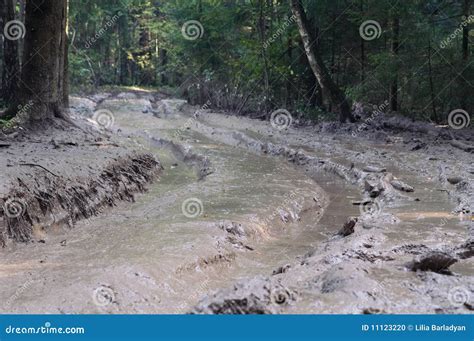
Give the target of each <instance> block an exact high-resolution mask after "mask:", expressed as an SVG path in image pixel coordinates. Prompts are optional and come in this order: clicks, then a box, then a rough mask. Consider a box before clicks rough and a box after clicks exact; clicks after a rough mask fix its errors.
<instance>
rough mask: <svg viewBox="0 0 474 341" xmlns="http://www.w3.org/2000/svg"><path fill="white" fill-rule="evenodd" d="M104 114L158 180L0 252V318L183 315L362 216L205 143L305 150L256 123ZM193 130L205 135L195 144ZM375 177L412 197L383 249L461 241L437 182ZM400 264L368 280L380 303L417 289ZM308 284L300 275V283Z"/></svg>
mask: <svg viewBox="0 0 474 341" xmlns="http://www.w3.org/2000/svg"><path fill="white" fill-rule="evenodd" d="M103 106H104V107H106V108H108V109H110V110H111V111H112V112H113V113H114V116H115V121H116V126H115V127H114V128H115V129H120V132H119V133H120V134H122V135H123V136H124V137H129V143H130V145H131V146H133V147H136V148H138V149H142V150H146V151H149V152H152V153H154V154H155V155H156V157H157V158H159V159H160V161H161V162H162V164H163V166H164V171H163V174H162V176H161V178H160V180H159V182H157V183H155V184H153V185H151V186H150V188H149V191H148V192H147V193H146V194H143V195H139V196H137V201H136V202H134V203H121V204H119V206H118V207H116V208H114V209H113V210H111V211H107V212H104V214H102V215H100V216H99V217H96V218H94V219H90V220H88V221H83V222H80V223H79V224H78V225H77V226H76V228H75V229H74V230H72V231H70V230H63V229H61V228H60V227H58V229H57V231H53V233H50V234H48V235H47V236H43V237H42V238H43V239H44V240H45V243H36V244H33V245H17V246H16V247H15V248H14V249H8V250H0V252H1V257H2V259H4V261H3V263H2V265H0V287H1V290H0V292H1V294H0V295H1V301H2V302H5V303H4V304H3V306H2V305H1V304H0V311H1V312H13V313H22V312H30V313H34V312H35V313H45V312H46V313H58V312H60V313H63V312H64V313H88V312H89V313H97V312H98V313H182V312H186V311H188V310H189V309H190V308H191V307H192V306H193V305H195V304H196V303H197V302H198V301H199V300H200V299H201V298H202V297H204V296H206V295H208V294H209V293H212V292H214V291H216V290H218V289H221V288H226V287H229V286H231V285H232V284H233V283H235V282H236V281H238V280H242V279H247V278H251V277H254V276H257V275H270V274H271V273H272V272H273V271H274V270H275V269H277V268H278V267H280V266H282V265H285V264H292V263H294V262H295V259H298V258H300V259H301V257H302V256H303V255H305V254H306V253H308V252H309V251H311V250H312V249H314V248H315V247H317V246H318V245H320V244H321V243H323V242H326V241H327V239H328V237H331V236H333V235H334V233H335V232H336V231H338V230H339V229H340V227H341V226H342V224H343V222H344V221H345V220H346V219H347V217H348V216H353V215H354V216H357V215H359V209H358V207H357V206H353V205H352V201H357V200H360V191H359V190H358V189H357V188H355V187H352V186H348V185H347V184H345V183H344V182H343V181H342V180H340V179H338V178H336V177H333V176H327V175H322V174H312V178H310V177H308V175H307V174H305V173H304V172H303V171H302V170H299V169H295V168H294V167H292V166H291V165H289V164H287V163H286V162H284V161H283V160H281V159H277V158H272V157H267V156H260V155H257V154H254V153H251V152H249V151H246V150H244V149H242V148H238V147H232V146H230V145H226V144H223V143H222V142H219V141H221V140H219V139H214V138H213V135H212V129H214V128H219V129H221V130H223V131H227V132H228V134H229V135H231V134H232V133H233V132H235V131H236V130H240V131H241V132H242V133H244V134H246V135H248V136H251V137H253V138H257V139H264V138H266V139H267V140H272V141H273V142H279V141H280V142H281V140H284V141H283V142H284V143H288V144H290V145H291V144H292V145H293V146H294V147H297V148H298V147H299V146H301V144H298V143H297V142H295V141H293V140H291V139H290V137H291V136H279V135H278V134H275V136H271V135H272V134H273V133H269V132H268V131H266V130H265V129H264V128H261V127H262V125H259V124H255V127H253V126H252V125H253V124H254V122H250V123H249V122H248V121H246V120H239V119H237V118H228V121H218V120H215V121H209V120H207V121H206V120H204V119H200V120H199V122H198V121H197V120H194V119H191V118H190V117H189V116H186V115H184V114H182V113H180V112H175V113H173V114H172V115H164V116H163V117H160V118H156V117H153V116H152V115H148V114H142V113H141V108H140V107H139V106H137V105H133V103H132V101H129V102H127V103H124V102H123V101H105V102H104V103H103ZM198 124H201V125H205V126H206V127H211V129H210V130H206V132H205V133H204V132H202V133H201V132H199V129H198V128H199V126H198ZM188 127H189V129H188ZM260 128H261V129H260ZM269 136H270V137H269ZM286 138H288V140H289V141H286V140H285V139H286ZM160 139H164V140H172V141H174V142H176V143H179V144H181V145H183V146H184V151H185V153H188V152H189V154H187V155H191V154H192V155H201V156H204V157H207V158H208V160H209V163H210V171H211V172H212V173H211V174H209V175H207V176H206V177H204V178H202V179H200V176H199V175H198V174H197V172H196V170H197V169H196V167H195V165H191V164H189V162H183V161H182V160H183V159H184V156H183V155H178V154H179V153H177V152H176V150H174V149H172V148H167V147H166V144H163V143H158V142H157V141H160ZM304 145H306V148H305V150H306V152H308V153H314V155H317V156H319V157H326V158H329V159H332V160H333V161H340V162H341V163H343V164H348V163H349V159H350V157H349V156H350V155H349V154H345V152H347V151H353V152H354V154H356V153H360V152H363V151H364V150H366V149H367V148H368V146H365V145H358V146H354V145H347V146H343V148H341V149H330V148H327V147H326V146H324V147H321V146H315V147H312V146H311V145H310V144H307V143H305V144H304ZM353 161H354V162H355V164H356V166H359V165H361V164H362V162H358V160H357V159H355V160H353ZM359 161H360V160H359ZM381 166H384V167H387V168H388V169H389V171H390V172H392V173H394V174H395V176H397V177H400V178H402V179H404V180H405V181H406V182H408V183H410V184H411V185H413V186H414V187H415V188H416V192H415V194H410V195H408V196H407V197H408V199H410V197H411V199H410V200H408V199H407V200H406V201H401V202H398V203H397V204H396V205H392V206H390V207H387V210H389V211H390V212H391V213H393V214H394V215H395V216H397V217H398V218H399V219H400V220H401V224H397V225H393V226H381V227H380V228H383V229H384V238H383V239H381V240H380V241H379V245H378V246H379V247H380V244H382V247H381V249H382V250H384V251H385V250H386V251H389V250H390V249H392V248H393V247H395V246H400V245H403V244H406V243H423V244H427V245H429V246H437V245H440V244H441V243H443V242H444V241H445V239H446V240H449V241H450V243H452V244H453V245H454V244H457V243H460V242H462V241H463V237H464V235H465V225H464V224H465V222H463V221H462V220H460V219H459V217H457V216H453V215H451V214H450V211H451V210H452V207H453V204H451V203H450V202H449V200H448V198H446V196H445V194H443V192H441V191H438V190H437V188H436V186H435V185H434V183H435V182H434V181H433V182H430V181H426V179H423V180H421V179H420V178H418V177H417V176H415V175H413V173H410V172H407V171H405V170H400V169H399V168H398V167H397V166H396V162H389V161H387V162H385V163H384V164H381ZM320 186H323V187H322V188H321V187H320ZM414 198H419V199H420V201H416V202H415V201H413V200H412V199H414ZM187 200H193V202H194V203H195V204H196V205H197V206H195V207H197V210H198V214H197V215H196V216H193V213H195V211H191V212H186V211H185V212H183V207H182V205H183V203H185V202H186V201H187ZM323 212H324V214H322V213H323ZM184 213H186V214H184ZM190 213H191V214H190ZM232 223H234V224H236V225H238V224H240V225H241V226H242V228H243V229H244V231H245V233H244V234H243V235H242V236H240V235H235V234H232V233H229V232H226V231H224V230H223V229H222V228H221V227H222V226H224V227H225V226H229V225H232ZM229 240H232V241H231V242H230V241H229ZM348 247H351V244H350V242H348ZM405 260H409V259H408V257H407V258H406V259H405V258H402V259H400V260H397V261H396V266H392V267H389V266H375V267H374V268H370V269H369V268H368V269H367V270H364V271H366V272H367V273H368V274H369V276H370V277H371V278H372V279H374V280H375V281H376V282H377V283H383V284H384V285H385V288H384V289H383V290H382V289H381V291H380V292H381V293H382V294H383V295H388V296H390V298H389V300H388V301H394V302H401V301H402V300H403V299H404V297H405V296H406V292H405V291H403V290H401V289H400V286H399V283H403V282H409V281H414V276H415V275H414V274H412V273H409V272H406V271H403V270H402V271H400V268H401V267H402V265H403V262H404V261H405ZM311 271H312V270H311ZM311 271H310V272H311ZM453 271H455V272H456V273H457V274H462V275H472V263H468V262H461V263H459V264H456V265H455V266H454V267H453ZM307 275H308V271H307V270H305V273H304V274H303V275H302V276H301V278H304V276H307ZM309 275H311V273H309ZM365 283H366V282H361V284H360V285H361V286H363V285H365ZM355 284H357V283H355ZM376 287H377V288H375V291H377V290H378V287H379V285H376ZM380 287H381V285H380ZM376 294H377V292H376ZM352 300H353V302H351V304H353V305H357V304H358V302H357V300H358V301H359V302H362V303H365V302H366V301H367V298H362V297H358V298H357V299H356V300H354V298H352ZM315 302H316V303H315ZM349 305H350V304H349ZM347 306H348V303H347V302H345V301H344V300H343V299H341V298H340V297H339V294H338V293H337V292H336V294H335V295H334V296H331V295H325V296H324V297H322V296H321V295H320V294H317V295H315V294H314V292H309V293H307V296H304V297H303V298H302V299H301V300H300V301H299V303H298V304H296V305H295V306H294V308H293V310H292V311H291V312H295V313H301V312H306V313H308V312H344V311H346V310H344V309H347ZM328 307H331V308H328ZM384 308H386V311H390V309H389V308H390V307H389V306H387V307H384ZM350 311H352V310H350ZM401 311H403V309H401ZM405 312H407V311H406V310H405Z"/></svg>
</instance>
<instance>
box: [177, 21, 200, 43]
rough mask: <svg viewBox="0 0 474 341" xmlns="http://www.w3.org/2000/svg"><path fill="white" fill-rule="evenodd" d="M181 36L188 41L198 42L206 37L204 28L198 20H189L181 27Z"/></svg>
mask: <svg viewBox="0 0 474 341" xmlns="http://www.w3.org/2000/svg"><path fill="white" fill-rule="evenodd" d="M181 34H182V35H183V37H184V39H186V40H197V39H199V38H202V36H203V35H204V27H203V26H202V24H201V23H200V22H199V21H197V20H189V21H186V22H185V23H184V24H183V26H182V27H181Z"/></svg>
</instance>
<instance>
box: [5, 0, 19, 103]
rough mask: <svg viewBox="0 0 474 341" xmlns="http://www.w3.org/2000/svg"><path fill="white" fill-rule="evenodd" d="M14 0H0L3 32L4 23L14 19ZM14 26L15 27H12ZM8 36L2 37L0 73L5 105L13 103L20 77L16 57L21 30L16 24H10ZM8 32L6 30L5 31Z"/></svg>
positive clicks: (17, 58)
mask: <svg viewBox="0 0 474 341" xmlns="http://www.w3.org/2000/svg"><path fill="white" fill-rule="evenodd" d="M14 2H15V0H2V7H3V8H2V11H3V13H2V18H3V20H2V21H3V25H2V27H1V30H2V32H4V28H5V25H7V24H8V23H9V22H11V21H12V20H15V4H14ZM13 27H15V29H14V28H13ZM10 29H11V31H10V37H9V36H8V34H7V35H5V36H4V37H3V56H4V65H3V67H4V68H3V74H2V98H3V100H4V102H5V103H6V104H7V105H12V104H14V103H15V96H16V93H17V91H18V79H19V77H20V59H19V57H18V41H19V39H18V38H20V36H21V34H22V33H23V30H22V28H21V27H19V26H18V25H16V24H14V25H12V26H10ZM7 33H8V32H7Z"/></svg>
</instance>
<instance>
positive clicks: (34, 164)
mask: <svg viewBox="0 0 474 341" xmlns="http://www.w3.org/2000/svg"><path fill="white" fill-rule="evenodd" d="M18 166H30V167H39V168H41V169H44V170H45V171H46V172H48V173H50V174H52V175H54V176H55V177H58V178H59V175H56V174H54V173H53V172H51V171H50V170H49V169H47V168H45V167H43V166H41V165H38V164H36V163H19V164H18Z"/></svg>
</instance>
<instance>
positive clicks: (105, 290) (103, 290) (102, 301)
mask: <svg viewBox="0 0 474 341" xmlns="http://www.w3.org/2000/svg"><path fill="white" fill-rule="evenodd" d="M92 301H93V302H94V304H95V305H96V306H98V307H105V306H107V305H109V304H112V303H114V302H115V292H114V290H113V289H112V288H111V287H110V286H107V285H101V286H100V287H98V288H96V289H95V290H94V292H93V293H92Z"/></svg>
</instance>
